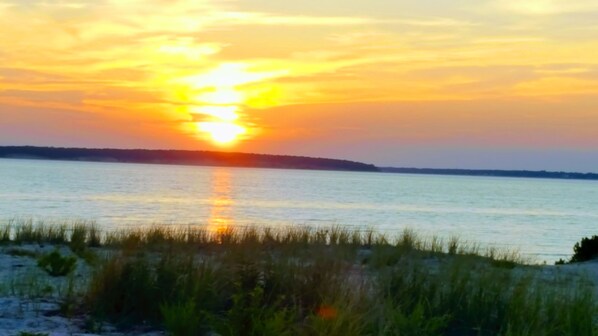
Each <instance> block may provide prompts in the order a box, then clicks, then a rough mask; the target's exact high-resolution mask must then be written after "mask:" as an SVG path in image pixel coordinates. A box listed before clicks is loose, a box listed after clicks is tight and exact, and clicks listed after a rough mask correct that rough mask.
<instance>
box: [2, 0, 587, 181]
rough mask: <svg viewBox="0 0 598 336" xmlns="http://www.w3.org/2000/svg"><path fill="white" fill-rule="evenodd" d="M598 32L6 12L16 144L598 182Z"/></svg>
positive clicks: (474, 9) (292, 12)
mask: <svg viewBox="0 0 598 336" xmlns="http://www.w3.org/2000/svg"><path fill="white" fill-rule="evenodd" d="M597 22H598V2H596V1H593V0H592V1H588V0H579V1H575V2H570V3H569V2H564V1H560V0H527V1H516V0H482V1H473V0H467V1H465V0H456V1H454V0H452V1H448V0H433V1H432V0H421V1H360V0H343V1H340V0H334V1H325V2H323V1H295V2H290V1H278V2H273V1H265V0H246V1H233V0H228V1H224V0H223V1H204V2H201V1H165V0H153V1H121V0H119V1H116V0H98V1H83V0H77V1H60V0H55V1H50V0H46V1H34V0H19V1H17V0H13V1H2V0H0V32H1V33H0V144H3V145H9V144H19V145H20V144H35V145H57V146H88V147H120V148H139V147H143V148H183V149H217V150H232V151H249V152H263V153H276V154H301V155H310V156H327V157H338V158H346V159H355V160H361V161H366V162H371V163H375V164H379V165H397V166H430V167H464V168H478V167H479V168H516V169H521V168H523V169H558V170H561V169H562V170H576V171H598V56H597V55H598V39H596V36H598V23H597ZM231 140H232V141H231ZM223 142H226V144H223Z"/></svg>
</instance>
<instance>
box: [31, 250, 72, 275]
mask: <svg viewBox="0 0 598 336" xmlns="http://www.w3.org/2000/svg"><path fill="white" fill-rule="evenodd" d="M76 263H77V258H75V257H67V256H65V257H63V256H62V255H60V252H58V251H57V250H56V251H54V252H52V253H50V254H46V255H44V256H43V257H41V258H40V259H39V260H38V261H37V265H38V266H39V267H41V268H42V269H43V270H44V271H46V272H47V273H48V274H50V275H51V276H54V277H57V276H65V275H67V274H69V273H71V272H72V271H73V270H74V269H75V264H76Z"/></svg>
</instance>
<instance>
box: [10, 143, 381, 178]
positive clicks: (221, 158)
mask: <svg viewBox="0 0 598 336" xmlns="http://www.w3.org/2000/svg"><path fill="white" fill-rule="evenodd" d="M0 158H13V159H41V160H66V161H94V162H123V163H153V164H177V165H197V166H226V167H255V168H280V169H313V170H344V171H367V172H377V171H379V169H378V168H377V167H376V166H374V165H371V164H365V163H361V162H354V161H347V160H336V159H324V158H312V157H304V156H288V155H267V154H250V153H229V152H214V151H186V150H148V149H92V148H58V147H32V146H7V147H1V146H0Z"/></svg>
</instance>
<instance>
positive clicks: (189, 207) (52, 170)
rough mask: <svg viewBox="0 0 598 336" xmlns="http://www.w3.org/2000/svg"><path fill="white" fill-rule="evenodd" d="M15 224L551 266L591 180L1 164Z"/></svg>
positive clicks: (590, 220) (591, 220) (4, 197)
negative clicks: (220, 232)
mask: <svg viewBox="0 0 598 336" xmlns="http://www.w3.org/2000/svg"><path fill="white" fill-rule="evenodd" d="M13 217H27V218H29V217H33V218H39V219H56V220H63V219H93V220H96V221H97V222H98V224H99V225H100V226H101V227H103V228H105V229H113V228H123V227H134V226H139V225H147V224H151V223H160V224H171V225H177V224H178V225H180V224H185V225H187V224H206V225H210V226H212V227H224V226H235V225H237V226H247V225H260V226H269V227H277V226H287V225H308V226H312V227H317V226H330V225H341V226H349V227H351V228H368V227H371V228H374V229H376V230H377V231H380V232H386V233H391V234H393V233H398V232H399V231H402V230H403V229H405V228H410V229H414V230H415V231H416V232H418V233H421V234H422V235H432V234H434V235H437V236H440V237H443V238H448V237H451V236H459V237H460V238H461V239H462V240H469V241H474V242H478V243H480V244H481V245H482V246H490V245H491V246H498V247H507V248H515V249H519V250H520V251H521V252H522V253H523V254H525V255H528V256H532V257H534V258H535V259H536V260H538V261H547V262H553V261H555V260H556V259H558V258H560V257H563V258H566V257H568V256H570V255H571V253H572V246H573V244H574V243H575V242H576V241H578V240H579V239H580V238H582V237H584V236H590V235H594V234H598V232H597V231H598V182H597V181H575V180H549V179H523V178H494V177H467V176H431V175H402V174H383V173H360V172H326V171H301V170H276V169H247V168H222V167H190V166H167V165H145V164H117V163H90V162H60V161H35V160H7V159H0V218H2V219H8V218H13Z"/></svg>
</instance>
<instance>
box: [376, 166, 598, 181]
mask: <svg viewBox="0 0 598 336" xmlns="http://www.w3.org/2000/svg"><path fill="white" fill-rule="evenodd" d="M379 169H380V171H381V172H385V173H401V174H428V175H463V176H496V177H528V178H554V179H575V180H598V174H594V173H568V172H550V171H544V170H542V171H532V170H484V169H433V168H393V167H380V168H379Z"/></svg>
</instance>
